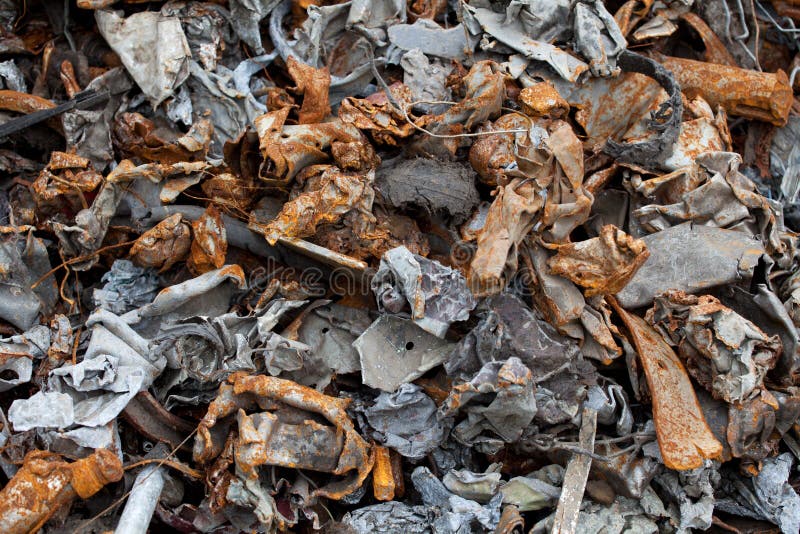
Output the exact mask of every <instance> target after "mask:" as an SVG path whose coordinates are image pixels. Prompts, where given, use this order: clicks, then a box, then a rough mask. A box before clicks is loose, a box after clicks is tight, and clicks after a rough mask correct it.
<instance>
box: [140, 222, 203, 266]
mask: <svg viewBox="0 0 800 534" xmlns="http://www.w3.org/2000/svg"><path fill="white" fill-rule="evenodd" d="M191 245H192V232H191V227H190V226H189V224H187V223H185V222H183V216H182V215H181V214H180V213H175V214H174V215H170V216H169V217H167V218H166V219H164V220H163V221H161V222H160V223H158V224H157V225H155V226H154V227H153V228H151V229H150V230H148V231H146V232H145V233H143V234H142V235H141V236H140V237H139V239H137V240H136V241H135V242H134V243H133V246H132V247H131V251H130V255H131V261H133V263H135V264H136V265H138V266H140V267H153V268H156V269H159V270H161V271H166V270H169V268H170V267H172V266H173V265H174V264H175V263H177V262H179V261H183V260H185V259H186V257H187V256H188V255H189V248H190V247H191Z"/></svg>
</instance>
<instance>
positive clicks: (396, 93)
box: [339, 83, 417, 146]
mask: <svg viewBox="0 0 800 534" xmlns="http://www.w3.org/2000/svg"><path fill="white" fill-rule="evenodd" d="M389 91H390V92H391V93H392V96H393V97H394V99H395V100H396V101H397V102H398V104H399V105H400V106H405V107H408V106H409V105H410V104H411V102H412V97H411V90H410V89H409V88H408V87H407V86H405V85H403V84H401V83H395V84H392V86H391V87H389ZM339 118H340V119H341V120H342V121H343V122H345V123H347V124H352V125H354V126H355V127H357V128H358V129H360V130H368V131H369V132H370V133H371V135H372V137H373V138H374V139H375V142H377V143H381V144H384V145H389V146H397V144H398V140H399V139H405V138H407V137H409V136H411V135H412V134H413V133H415V132H416V131H417V130H416V129H415V128H414V126H413V125H411V124H410V123H409V122H408V121H407V120H406V119H405V117H404V116H403V114H402V113H401V112H400V110H398V109H397V108H395V106H394V105H393V104H392V103H390V102H389V99H388V98H387V97H386V93H384V92H378V93H373V94H372V95H370V96H368V97H367V98H355V97H347V98H345V99H344V100H342V104H341V106H340V107H339Z"/></svg>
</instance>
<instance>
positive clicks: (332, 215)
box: [250, 165, 375, 245]
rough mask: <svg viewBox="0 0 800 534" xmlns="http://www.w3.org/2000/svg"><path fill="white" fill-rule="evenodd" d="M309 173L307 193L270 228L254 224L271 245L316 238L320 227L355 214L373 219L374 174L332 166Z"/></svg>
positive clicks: (306, 175)
mask: <svg viewBox="0 0 800 534" xmlns="http://www.w3.org/2000/svg"><path fill="white" fill-rule="evenodd" d="M305 171H308V172H304V173H303V175H302V178H303V182H304V183H305V186H306V187H305V189H304V190H303V191H302V192H300V193H299V194H298V195H297V196H296V197H295V198H293V199H292V200H290V201H289V202H287V203H286V204H284V205H283V207H282V208H281V211H280V213H279V214H278V216H277V217H275V219H274V220H272V221H270V222H268V223H266V224H260V223H258V222H257V221H252V220H251V223H250V227H251V229H255V230H257V231H258V232H259V233H263V234H264V237H265V238H266V239H267V242H269V244H270V245H274V244H275V243H277V242H278V239H280V238H289V239H293V238H303V237H309V236H312V235H314V234H315V233H316V231H317V227H318V226H319V225H321V224H326V223H336V222H339V221H340V220H341V219H342V218H343V217H344V215H345V214H346V213H348V212H350V211H351V210H353V211H356V212H359V213H361V214H363V215H364V216H365V217H368V218H371V213H370V210H371V208H372V202H373V199H374V197H375V191H374V190H373V189H372V183H373V181H374V180H375V172H374V171H368V172H366V173H363V172H345V171H342V170H341V169H339V168H338V167H335V166H330V165H325V166H323V165H318V166H313V167H307V168H306V169H305ZM299 178H300V177H298V179H299Z"/></svg>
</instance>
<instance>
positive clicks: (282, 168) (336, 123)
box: [255, 107, 379, 186]
mask: <svg viewBox="0 0 800 534" xmlns="http://www.w3.org/2000/svg"><path fill="white" fill-rule="evenodd" d="M290 110H291V108H288V107H285V108H283V109H279V110H276V111H271V112H269V113H265V114H264V115H261V116H260V117H258V118H256V121H255V124H256V131H257V132H258V139H259V147H260V149H261V153H262V155H263V157H264V162H263V163H262V165H261V168H260V169H259V176H260V178H261V179H262V180H263V181H264V182H265V183H266V184H267V185H273V186H285V185H287V184H288V183H289V181H291V179H292V178H294V176H295V175H296V174H297V173H298V172H300V171H301V170H302V169H303V168H305V167H307V166H309V165H314V164H317V163H323V162H325V161H328V160H330V159H331V156H330V155H328V153H326V152H325V150H328V149H332V145H333V144H334V143H343V144H345V145H350V144H355V146H354V147H353V148H355V149H360V150H357V153H358V154H359V155H360V156H361V157H360V158H357V159H355V160H353V161H350V160H347V163H348V165H347V168H351V169H352V168H353V167H354V166H356V165H359V168H363V169H366V168H370V167H374V166H376V165H377V163H378V161H379V160H378V159H377V156H376V155H375V152H374V150H373V149H372V146H371V145H370V144H369V142H368V141H367V140H366V138H365V137H364V134H362V133H361V131H360V130H359V129H358V128H356V127H355V126H354V125H352V124H347V123H344V122H342V121H341V120H339V119H336V120H332V121H330V122H324V123H320V124H298V125H285V124H284V122H286V118H287V117H288V115H289V111H290ZM351 153H353V150H349V151H347V154H348V155H349V154H351ZM334 159H336V160H337V161H338V160H340V159H341V158H336V157H335V156H334ZM343 168H344V167H343Z"/></svg>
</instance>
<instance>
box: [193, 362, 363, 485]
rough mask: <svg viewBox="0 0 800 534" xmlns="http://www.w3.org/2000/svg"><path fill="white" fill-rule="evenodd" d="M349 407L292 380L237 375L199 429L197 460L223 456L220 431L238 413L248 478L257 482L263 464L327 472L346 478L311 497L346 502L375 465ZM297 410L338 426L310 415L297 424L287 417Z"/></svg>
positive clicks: (240, 453)
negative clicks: (317, 418)
mask: <svg viewBox="0 0 800 534" xmlns="http://www.w3.org/2000/svg"><path fill="white" fill-rule="evenodd" d="M349 404H350V399H346V398H338V397H330V396H328V395H324V394H322V393H320V392H319V391H317V390H315V389H311V388H309V387H306V386H301V385H299V384H297V383H295V382H292V381H290V380H284V379H281V378H276V377H273V376H266V375H257V376H248V375H246V374H245V373H241V372H240V373H234V374H233V375H231V376H230V377H228V380H227V382H226V383H224V384H223V385H222V386H220V392H219V395H218V396H217V398H216V399H214V401H212V403H211V404H210V405H209V407H208V412H207V413H206V415H205V417H203V420H202V421H201V422H200V425H199V426H198V431H197V438H196V440H195V445H194V459H195V461H199V462H204V463H206V462H209V461H211V460H212V459H214V458H215V457H217V456H218V455H219V454H220V453H221V452H222V451H223V443H222V441H221V439H220V437H221V436H220V434H219V431H218V430H217V429H216V428H215V426H216V425H217V422H218V421H220V420H222V419H223V418H225V417H227V416H229V415H233V414H238V415H237V420H238V430H239V435H238V437H237V438H236V441H235V444H234V457H235V460H236V465H237V471H238V472H239V473H241V474H242V476H245V477H248V478H249V479H251V480H257V479H258V476H259V467H261V466H263V465H278V466H283V467H291V468H298V469H312V470H315V471H324V472H328V473H331V474H334V475H341V476H343V477H344V478H341V479H338V480H335V481H333V482H330V483H328V484H327V485H325V486H322V487H319V488H317V489H315V490H313V491H312V492H311V497H327V498H329V499H333V500H338V499H341V498H343V497H345V496H347V495H349V494H350V493H352V492H353V491H355V490H356V489H358V488H359V487H361V485H362V484H363V482H364V480H365V479H366V477H367V475H369V473H370V472H371V471H372V467H373V464H374V462H375V451H374V449H373V448H371V447H370V446H369V444H368V443H367V442H366V441H364V439H363V438H362V437H361V436H360V435H359V434H358V432H356V430H355V427H354V426H353V422H352V421H351V420H350V418H349V417H348V415H347V412H346V408H347V406H348V405H349ZM257 406H258V407H262V409H266V410H272V411H262V412H256V413H253V414H250V415H247V413H246V410H252V409H254V408H256V407H257ZM282 407H283V408H288V410H282V409H281V408H282ZM292 409H296V410H300V414H302V413H303V412H310V413H315V414H318V415H320V416H322V417H323V418H325V419H326V420H327V421H328V422H329V423H330V425H332V426H330V425H323V424H320V423H318V422H316V421H314V420H312V419H311V418H310V417H309V416H308V415H305V416H303V417H302V418H301V419H300V420H301V421H302V422H301V423H300V424H295V421H296V420H297V419H298V416H295V417H290V416H286V415H284V414H285V413H291V411H292Z"/></svg>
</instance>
